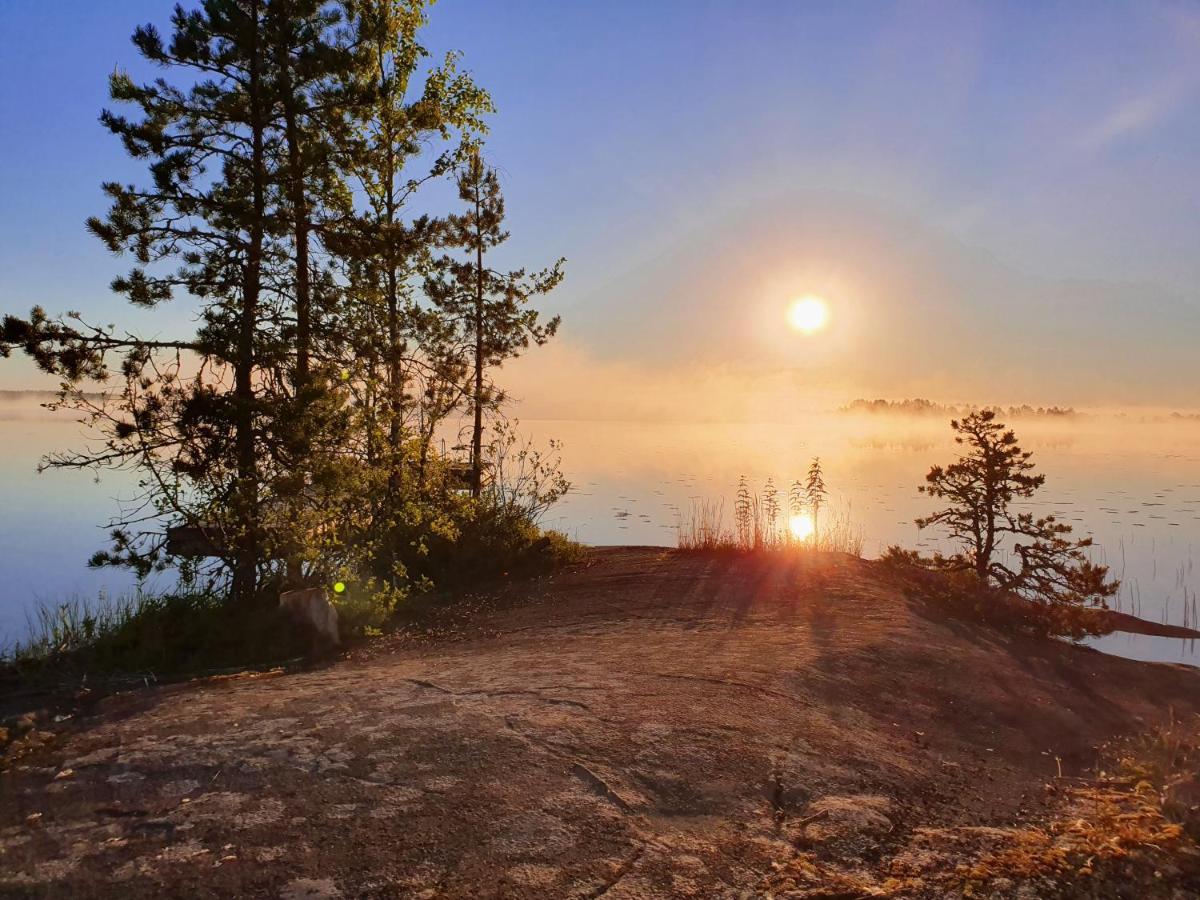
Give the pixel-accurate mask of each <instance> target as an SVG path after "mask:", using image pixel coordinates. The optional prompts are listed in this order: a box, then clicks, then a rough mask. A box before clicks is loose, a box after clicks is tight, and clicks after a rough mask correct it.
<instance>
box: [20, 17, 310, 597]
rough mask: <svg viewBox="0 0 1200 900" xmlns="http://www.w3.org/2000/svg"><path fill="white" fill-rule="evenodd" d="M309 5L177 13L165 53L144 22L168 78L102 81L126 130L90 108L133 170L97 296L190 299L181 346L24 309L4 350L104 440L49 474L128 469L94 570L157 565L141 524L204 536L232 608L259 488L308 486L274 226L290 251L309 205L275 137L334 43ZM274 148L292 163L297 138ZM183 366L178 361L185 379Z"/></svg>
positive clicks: (299, 300) (152, 52)
mask: <svg viewBox="0 0 1200 900" xmlns="http://www.w3.org/2000/svg"><path fill="white" fill-rule="evenodd" d="M319 6H320V4H316V3H307V2H300V0H294V2H293V0H273V2H270V3H267V2H264V0H209V2H206V3H204V4H203V5H202V6H201V7H200V8H198V9H194V10H187V9H184V8H183V7H177V8H176V10H175V12H174V14H173V16H172V20H171V26H172V27H171V33H170V35H169V36H168V37H166V38H164V36H163V35H161V34H160V33H159V31H158V29H156V28H155V27H154V26H152V25H146V26H143V27H141V28H138V29H137V30H136V31H135V33H134V36H133V43H134V45H135V47H136V48H137V50H138V51H139V52H140V53H141V55H142V56H143V57H144V58H146V59H147V60H149V61H150V62H152V63H154V64H156V65H157V66H158V67H160V68H161V69H163V70H164V71H165V73H166V74H165V75H164V76H163V77H160V78H156V79H154V80H152V81H150V82H147V83H144V84H138V83H135V82H134V81H133V79H131V78H130V77H129V76H128V75H126V74H124V73H123V72H120V71H118V72H116V73H114V75H113V76H112V77H111V79H110V93H111V96H112V98H113V100H114V101H116V102H117V103H119V104H122V105H125V106H129V107H132V108H133V109H134V110H135V114H134V115H132V116H127V115H123V114H120V113H117V112H111V111H105V112H104V113H103V114H102V116H101V122H102V123H103V124H104V125H105V127H107V128H108V130H109V131H111V132H112V133H113V134H114V135H116V136H117V137H118V138H120V140H121V141H122V143H123V145H124V147H125V149H126V151H127V152H128V153H129V155H130V156H132V157H133V158H134V159H137V160H141V161H144V162H145V163H146V166H147V169H148V174H149V178H148V179H147V181H146V183H145V184H143V185H140V186H139V185H134V184H120V183H116V182H112V183H108V184H106V185H105V186H104V190H105V192H106V193H107V194H108V196H109V197H110V199H111V208H110V210H109V212H108V214H107V216H105V217H103V218H100V217H93V218H92V219H90V220H89V221H88V227H89V228H90V229H91V231H92V232H93V233H95V234H96V235H97V236H98V237H99V238H100V239H101V240H102V241H103V242H104V243H105V245H106V246H107V247H108V248H109V249H110V250H111V251H113V252H114V253H117V254H125V253H128V254H130V255H131V256H132V257H133V258H134V261H135V264H134V267H133V269H132V270H131V271H130V272H129V274H128V275H126V276H123V277H119V278H117V279H115V280H114V282H113V285H112V286H113V289H114V290H115V291H116V292H117V293H120V294H123V295H125V296H126V297H127V298H128V299H129V301H130V302H131V303H133V304H135V305H137V306H144V307H154V306H157V305H159V304H161V303H164V302H166V301H168V300H170V299H172V297H174V296H175V295H176V294H177V293H180V292H182V293H186V294H189V295H191V296H192V297H193V298H195V299H196V301H197V302H198V318H199V321H200V327H199V329H198V332H197V334H196V335H195V337H194V338H192V339H190V340H180V341H166V342H164V341H149V340H145V339H142V338H140V337H139V336H137V335H133V334H124V333H120V332H117V331H115V330H113V329H111V328H107V329H106V328H98V327H91V326H88V325H86V324H84V323H83V322H82V321H80V320H78V318H77V317H75V318H73V317H70V316H68V317H66V318H62V319H58V320H51V319H49V318H48V317H46V316H45V315H44V314H43V313H41V311H40V310H34V314H33V315H31V317H30V319H29V320H27V321H22V320H16V319H14V318H10V319H8V320H6V323H5V334H4V339H5V340H8V339H11V338H13V337H17V338H20V343H22V344H23V345H24V347H25V349H26V350H27V351H28V352H30V353H31V354H33V355H34V356H35V358H36V359H38V361H39V364H40V365H42V367H43V368H44V369H46V370H47V371H51V372H55V373H56V374H59V375H60V376H62V377H63V378H64V380H65V382H66V385H65V387H64V393H63V395H62V398H61V403H62V404H64V405H68V406H72V407H74V408H77V409H81V410H83V411H85V412H86V413H87V414H88V415H89V416H90V418H91V421H92V423H93V424H94V425H96V426H97V427H98V428H99V429H100V430H101V432H102V433H103V434H104V436H105V446H104V448H103V450H102V451H100V452H96V453H91V452H85V453H79V454H66V455H62V456H58V457H55V458H52V459H51V460H50V464H51V465H64V466H78V467H83V466H105V465H109V466H112V465H134V466H137V467H139V468H140V469H141V471H142V472H143V475H144V477H143V479H142V486H143V488H144V493H143V494H142V498H141V499H142V501H143V503H142V505H141V506H140V507H139V508H138V509H137V510H136V511H135V512H134V513H133V514H132V515H131V516H127V517H125V518H124V519H122V520H121V521H119V522H118V524H117V526H116V527H115V529H114V532H113V545H114V546H113V549H112V551H110V552H108V553H103V554H98V555H97V557H96V558H95V560H94V562H96V563H97V564H127V565H130V566H133V567H134V568H135V570H137V571H138V572H139V573H145V572H148V571H149V570H151V569H153V568H160V567H162V566H164V565H166V559H165V554H166V551H167V547H166V544H165V541H164V540H163V536H162V533H161V532H160V531H154V530H148V529H146V528H145V527H144V526H143V525H141V524H140V523H142V522H146V521H147V520H148V519H149V518H154V517H167V518H168V519H170V520H173V521H174V522H176V523H178V522H180V521H182V522H184V523H188V524H192V525H203V526H205V527H206V529H208V530H209V531H210V532H213V533H215V534H216V535H217V536H218V538H217V540H216V544H217V550H218V552H219V554H220V557H221V560H222V562H223V563H224V564H225V565H227V566H228V571H229V572H230V573H231V576H232V577H231V587H232V594H233V595H234V597H235V598H238V599H240V600H243V601H244V600H248V599H249V598H251V597H252V596H253V595H254V592H255V588H256V584H257V579H258V572H259V567H260V565H261V563H262V562H263V560H264V548H265V546H266V545H267V544H269V543H272V538H271V537H270V536H269V535H268V534H267V533H266V530H267V529H266V525H265V522H264V508H265V507H264V501H265V500H267V498H270V497H272V495H275V497H274V498H272V502H274V499H277V498H278V497H279V496H283V495H285V494H286V493H288V492H289V490H291V489H288V488H284V489H282V490H280V491H276V490H275V488H278V487H280V485H281V484H282V482H281V481H279V480H278V479H280V478H281V476H283V477H286V476H287V474H288V472H289V471H290V470H291V469H293V468H296V467H297V466H298V467H299V469H300V471H302V472H303V471H306V470H307V467H306V465H305V464H304V460H303V457H304V455H305V450H304V447H303V445H301V446H300V447H299V448H297V446H296V435H298V434H302V433H303V432H304V431H305V430H306V426H307V425H308V423H307V422H305V421H304V418H303V417H302V416H297V414H296V409H295V408H294V406H293V405H292V404H290V403H289V402H288V401H289V394H290V389H289V382H294V381H295V380H296V379H297V373H298V372H299V373H307V367H308V362H307V346H308V344H307V337H306V339H305V343H304V345H303V346H304V347H305V360H304V362H303V363H301V362H300V356H299V354H298V353H297V352H296V341H295V339H294V331H295V326H293V325H292V324H291V322H292V321H295V318H294V314H295V313H299V317H300V318H301V319H303V320H307V316H308V313H307V310H306V307H307V304H308V298H307V297H305V296H304V295H303V293H302V292H301V291H300V290H296V291H295V293H294V294H293V290H292V289H293V287H294V286H296V285H299V284H300V283H301V282H302V281H304V280H305V279H304V278H303V277H302V276H301V275H300V271H301V270H303V272H305V273H307V271H308V266H307V265H306V264H304V265H297V264H296V261H302V253H296V252H292V251H290V250H289V242H291V239H293V238H294V237H295V235H294V234H291V233H289V229H288V227H287V223H289V222H290V223H291V224H292V225H293V227H294V229H295V234H302V232H303V231H304V229H305V228H306V227H307V217H308V210H309V209H310V208H311V206H312V204H309V203H307V202H304V203H299V204H298V203H297V202H296V198H297V197H298V196H299V194H298V193H297V191H296V190H295V187H296V184H297V183H298V182H300V181H305V180H312V171H311V169H309V168H307V167H305V166H300V165H299V164H296V165H292V166H291V168H290V169H289V166H288V160H289V145H288V142H287V130H286V127H285V126H286V122H287V120H288V115H287V112H286V110H287V107H288V106H289V105H292V106H293V112H296V111H297V109H299V108H300V107H298V106H297V104H300V103H303V102H306V97H307V96H308V93H307V92H308V90H309V87H310V86H311V85H314V84H316V83H317V82H319V81H320V80H321V78H322V77H323V76H322V75H321V74H320V73H319V72H318V71H316V67H315V65H314V64H313V61H312V59H313V58H312V57H311V56H310V55H306V51H304V50H303V46H309V47H311V46H316V45H317V44H322V42H324V41H325V40H326V37H327V36H328V34H329V29H330V28H331V27H332V24H333V18H332V17H331V16H329V15H327V14H326V13H323V12H321V11H320V9H319V8H318V7H319ZM301 35H304V37H303V38H301V37H300V36H301ZM328 46H332V44H329V45H328ZM322 47H323V48H325V49H322V50H321V52H320V54H318V55H321V56H322V58H324V55H325V53H326V50H327V49H328V47H327V46H326V45H325V44H322ZM285 60H286V61H287V63H286V65H284V61H285ZM293 69H294V70H295V71H294V72H293V74H291V75H289V74H287V73H288V72H290V71H292V70H293ZM301 71H303V73H304V74H302V75H301V74H300V72H301ZM296 126H297V128H299V127H300V124H299V121H298V120H297V122H296ZM292 137H293V139H294V140H293V142H292V146H293V148H294V149H295V150H296V151H297V152H298V153H302V152H303V150H302V148H301V146H300V144H299V139H298V132H296V131H293V134H292ZM296 156H297V154H291V158H292V159H293V162H294V161H295V158H296ZM300 193H301V194H303V193H306V191H305V189H304V188H303V187H302V188H301V191H300ZM288 197H291V198H292V202H291V205H290V209H289V207H288V201H287V200H286V198H288ZM301 220H303V221H301ZM293 246H298V244H295V243H294V242H293ZM181 351H190V353H191V354H194V363H193V361H192V359H191V358H190V357H189V358H185V357H182V356H180V355H179V354H180V352H181ZM172 353H173V354H175V355H174V356H173V357H172V356H171V355H170V354H172ZM113 356H118V357H119V358H120V374H121V376H122V378H123V379H124V388H123V389H122V391H121V393H120V395H119V396H117V397H115V398H114V399H113V400H112V401H111V402H106V403H103V404H99V405H98V404H95V403H93V401H91V400H90V399H89V398H88V397H87V396H86V395H85V394H84V393H83V392H82V391H81V390H79V387H78V386H79V383H80V382H81V381H82V380H83V379H85V378H92V379H96V380H100V381H107V379H108V377H109V374H110V372H109V368H108V366H109V364H110V362H111V359H112V357H113ZM191 368H194V369H195V372H194V373H191V372H187V369H191ZM185 372H187V374H185ZM300 377H301V378H303V377H305V375H301V376H300ZM268 485H273V486H272V487H268Z"/></svg>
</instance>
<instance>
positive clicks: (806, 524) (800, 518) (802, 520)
mask: <svg viewBox="0 0 1200 900" xmlns="http://www.w3.org/2000/svg"><path fill="white" fill-rule="evenodd" d="M814 530H816V529H815V527H814V525H813V520H812V516H810V515H808V514H807V513H800V514H799V515H795V516H792V517H791V518H790V519H788V531H790V532H791V533H792V537H793V538H795V539H796V540H798V541H807V540H808V539H809V538H810V537H812V534H813V531H814Z"/></svg>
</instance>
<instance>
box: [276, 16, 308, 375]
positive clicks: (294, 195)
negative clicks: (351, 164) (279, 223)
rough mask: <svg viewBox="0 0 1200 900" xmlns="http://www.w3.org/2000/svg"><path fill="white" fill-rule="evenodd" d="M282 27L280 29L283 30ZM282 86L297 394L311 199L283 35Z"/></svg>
mask: <svg viewBox="0 0 1200 900" xmlns="http://www.w3.org/2000/svg"><path fill="white" fill-rule="evenodd" d="M283 27H284V26H283V25H281V26H280V30H281V31H282V30H283ZM279 51H280V56H281V59H280V66H281V70H282V72H281V86H280V90H281V93H282V94H283V103H284V107H283V115H284V129H285V136H286V140H287V153H288V168H289V169H290V170H291V178H290V180H289V185H288V187H289V193H290V195H291V196H290V198H289V199H290V200H291V204H292V230H293V232H294V233H295V240H296V392H297V394H300V393H302V392H303V391H304V389H305V388H306V387H307V386H308V381H309V369H310V356H311V348H312V299H311V289H310V286H309V271H308V235H309V230H310V229H309V221H308V196H307V193H306V191H305V189H304V169H303V154H302V152H301V147H300V129H299V126H298V125H297V122H296V118H297V116H296V98H295V96H294V95H293V93H292V79H291V58H290V54H289V52H288V48H287V43H286V41H284V40H283V36H282V34H281V36H280V47H279Z"/></svg>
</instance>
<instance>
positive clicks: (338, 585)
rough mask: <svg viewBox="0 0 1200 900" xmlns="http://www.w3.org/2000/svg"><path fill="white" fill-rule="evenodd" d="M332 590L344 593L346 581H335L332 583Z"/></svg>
mask: <svg viewBox="0 0 1200 900" xmlns="http://www.w3.org/2000/svg"><path fill="white" fill-rule="evenodd" d="M333 592H334V593H335V594H344V593H345V592H346V582H344V581H336V582H334V584H333Z"/></svg>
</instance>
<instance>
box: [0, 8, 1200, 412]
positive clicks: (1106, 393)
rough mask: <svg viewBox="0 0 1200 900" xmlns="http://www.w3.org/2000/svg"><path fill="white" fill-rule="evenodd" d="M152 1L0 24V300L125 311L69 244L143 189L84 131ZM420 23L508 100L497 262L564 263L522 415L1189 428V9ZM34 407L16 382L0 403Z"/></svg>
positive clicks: (1199, 291) (77, 245)
mask: <svg viewBox="0 0 1200 900" xmlns="http://www.w3.org/2000/svg"><path fill="white" fill-rule="evenodd" d="M169 11H170V3H169V2H166V0H121V2H120V3H94V2H83V0H59V2H55V3H44V2H39V0H0V42H2V44H0V46H3V48H4V50H3V52H2V53H0V123H3V124H2V126H0V213H2V215H0V310H3V311H25V310H26V309H27V308H28V306H29V305H31V304H32V303H40V304H42V305H44V306H46V307H47V308H48V309H50V310H51V311H60V310H63V309H79V310H82V311H84V312H86V313H89V314H90V315H91V316H92V317H93V318H95V319H99V320H101V321H126V320H128V319H129V316H128V315H127V313H126V312H125V311H124V310H123V309H121V308H120V306H121V304H120V302H119V301H118V300H117V299H116V298H114V297H112V296H111V295H109V294H108V292H107V287H106V285H107V283H108V281H109V279H110V278H111V277H112V275H114V274H115V273H117V272H119V271H122V270H124V269H125V268H127V266H128V263H127V262H126V261H121V260H116V259H113V258H112V257H110V256H109V255H108V254H107V253H106V252H105V251H104V250H103V248H102V247H101V246H100V244H99V242H97V241H96V240H95V239H94V238H91V237H90V236H89V235H88V234H87V233H86V231H85V229H84V226H83V221H84V219H85V218H86V217H87V216H88V215H89V214H93V213H99V212H102V211H103V210H104V208H105V204H104V201H103V198H102V196H101V194H100V189H99V185H100V182H101V181H103V180H105V179H114V178H115V179H125V180H128V179H131V178H136V177H137V176H138V175H139V170H138V168H137V167H135V166H133V165H132V164H131V163H130V162H129V161H127V160H125V159H124V158H123V156H122V153H121V150H120V147H119V146H118V144H117V142H116V140H115V139H113V138H112V137H111V136H109V135H108V134H106V133H105V132H104V131H103V130H102V129H101V128H100V127H99V125H98V124H97V122H96V116H97V113H98V112H99V110H100V109H101V108H102V107H103V106H104V105H105V103H106V97H105V90H106V85H105V79H106V76H107V74H108V73H109V72H110V71H111V70H112V69H113V67H114V66H116V65H122V66H126V67H131V68H133V69H134V71H135V73H136V72H138V71H140V69H139V68H138V67H137V61H136V58H135V55H134V53H133V50H132V48H131V46H130V44H129V40H128V38H129V34H130V32H131V31H132V29H133V27H134V26H135V25H136V24H138V23H141V22H144V21H153V22H156V23H159V24H165V23H166V21H167V18H168V15H169ZM432 15H433V24H432V26H431V28H430V30H429V32H428V35H427V43H428V44H429V46H430V47H431V48H432V49H435V50H437V51H443V50H447V49H451V48H456V49H460V50H462V51H463V52H464V54H465V61H464V62H465V65H466V67H467V68H469V69H471V70H472V71H473V72H474V74H475V75H476V76H477V78H478V80H479V81H480V82H481V83H482V84H484V85H485V86H486V87H488V88H489V89H490V90H491V91H492V92H493V94H494V96H495V98H496V101H497V104H498V106H499V110H500V112H499V115H498V116H497V117H496V118H495V120H494V122H493V135H492V138H491V141H490V154H491V157H492V159H493V161H494V162H495V163H497V164H498V165H499V166H500V167H501V169H502V172H503V176H504V185H505V189H506V194H507V199H508V207H509V211H510V224H511V229H512V233H513V239H512V241H511V242H510V246H509V249H508V257H509V258H511V260H512V261H513V262H516V263H521V264H529V265H541V264H545V263H549V262H551V261H552V260H553V259H554V258H556V257H557V256H559V255H563V256H566V257H567V258H568V260H569V261H568V270H567V271H568V276H567V281H566V283H565V284H564V285H563V287H562V288H561V289H560V290H559V291H557V292H556V293H555V295H553V297H552V299H551V300H550V301H549V302H548V303H547V304H546V305H547V308H548V309H549V310H551V311H553V312H560V313H562V315H563V317H564V327H563V330H562V332H561V337H560V338H559V339H558V340H557V344H558V345H557V346H556V347H555V348H553V349H550V348H547V351H546V352H545V353H542V354H541V355H540V358H537V359H530V360H526V361H523V363H522V364H521V365H520V366H518V367H517V370H516V371H515V372H513V373H511V378H512V379H513V383H514V384H515V386H516V388H517V393H518V394H520V395H521V396H523V397H525V400H526V404H527V412H528V413H529V414H537V413H538V412H546V411H552V412H555V413H556V414H568V413H572V412H573V413H576V414H581V415H586V414H589V413H596V414H605V415H614V414H619V411H620V409H619V407H620V403H619V402H617V401H619V399H620V397H622V396H625V397H628V396H630V394H629V393H626V391H629V392H636V393H637V394H638V397H637V401H638V403H640V404H642V406H643V407H646V406H649V407H654V408H659V407H663V408H666V407H670V406H673V405H676V404H678V403H680V402H686V403H689V404H697V403H704V402H708V401H709V400H711V401H712V402H713V403H715V404H717V405H720V406H722V408H724V407H725V406H731V407H736V406H737V405H738V404H739V403H743V402H744V403H746V404H752V403H753V398H759V399H760V400H761V397H762V396H765V395H767V394H768V393H770V392H772V391H777V390H778V391H780V392H782V393H781V394H780V395H779V396H786V395H787V392H788V391H798V392H810V393H813V394H816V395H821V396H830V397H838V398H848V397H852V396H855V395H858V394H871V395H883V396H890V397H898V396H906V395H913V394H918V393H919V394H924V395H927V396H933V397H936V398H939V399H944V400H950V401H963V400H978V401H993V400H994V401H1003V402H1017V401H1026V400H1027V401H1030V402H1034V403H1039V402H1040V403H1071V404H1077V405H1086V404H1098V403H1113V402H1119V403H1142V404H1150V405H1156V406H1158V405H1171V406H1179V407H1185V406H1186V407H1195V406H1200V358H1198V355H1197V346H1196V345H1197V339H1198V338H1200V165H1198V162H1200V3H1178V4H1155V3H1148V2H1139V3H1129V4H1117V3H1105V4H1096V3H1086V2H1079V3H1070V4H1053V3H1003V4H1001V3H994V4H970V3H962V2H953V3H950V2H948V3H944V4H942V3H913V4H897V5H891V4H883V3H857V2H839V3H834V2H830V3H801V2H794V0H793V2H766V0H758V2H750V0H747V2H733V0H728V2H721V3H716V2H708V3H705V2H700V0H688V2H682V0H681V2H667V0H655V2H616V0H605V2H582V0H580V2H564V0H541V2H532V0H530V2H511V0H509V2H492V3H488V2H483V0H443V2H442V3H440V4H439V5H438V6H437V7H435V9H434V10H433V14H432ZM808 293H816V294H820V295H822V296H824V297H826V298H827V299H828V301H829V303H830V305H831V307H832V310H833V319H832V323H831V326H830V328H829V329H828V330H827V331H826V332H823V333H821V334H819V335H815V336H812V337H802V336H800V335H795V334H792V333H789V332H787V331H786V330H785V329H784V326H783V315H784V310H785V307H786V304H787V302H788V301H789V300H790V299H791V298H792V297H794V296H797V295H801V294H808ZM188 317H189V303H188V301H187V300H186V299H183V298H181V299H180V300H178V301H176V303H175V304H174V305H173V307H172V308H171V309H170V310H163V311H161V312H156V313H154V314H151V315H150V316H141V317H139V321H143V322H146V323H148V325H149V327H150V328H152V329H153V330H154V331H157V332H159V333H162V334H170V333H177V332H179V331H182V330H184V329H186V327H187V323H188ZM567 366H569V367H570V372H569V373H564V371H563V367H567ZM550 367H553V368H555V369H556V370H557V374H556V377H555V379H553V383H554V388H553V389H551V388H549V387H547V383H548V382H547V379H546V378H545V372H546V370H547V369H548V368H550ZM41 383H44V382H40V381H39V379H38V378H37V376H36V375H35V374H33V373H32V371H31V369H30V368H29V366H28V365H27V364H26V363H24V362H16V361H14V360H9V361H7V362H3V363H0V387H26V386H34V385H36V384H41ZM597 385H605V386H606V387H605V389H603V390H597V389H596V386H597ZM613 385H617V386H619V388H620V389H619V390H614V389H613ZM713 398H719V399H713Z"/></svg>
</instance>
